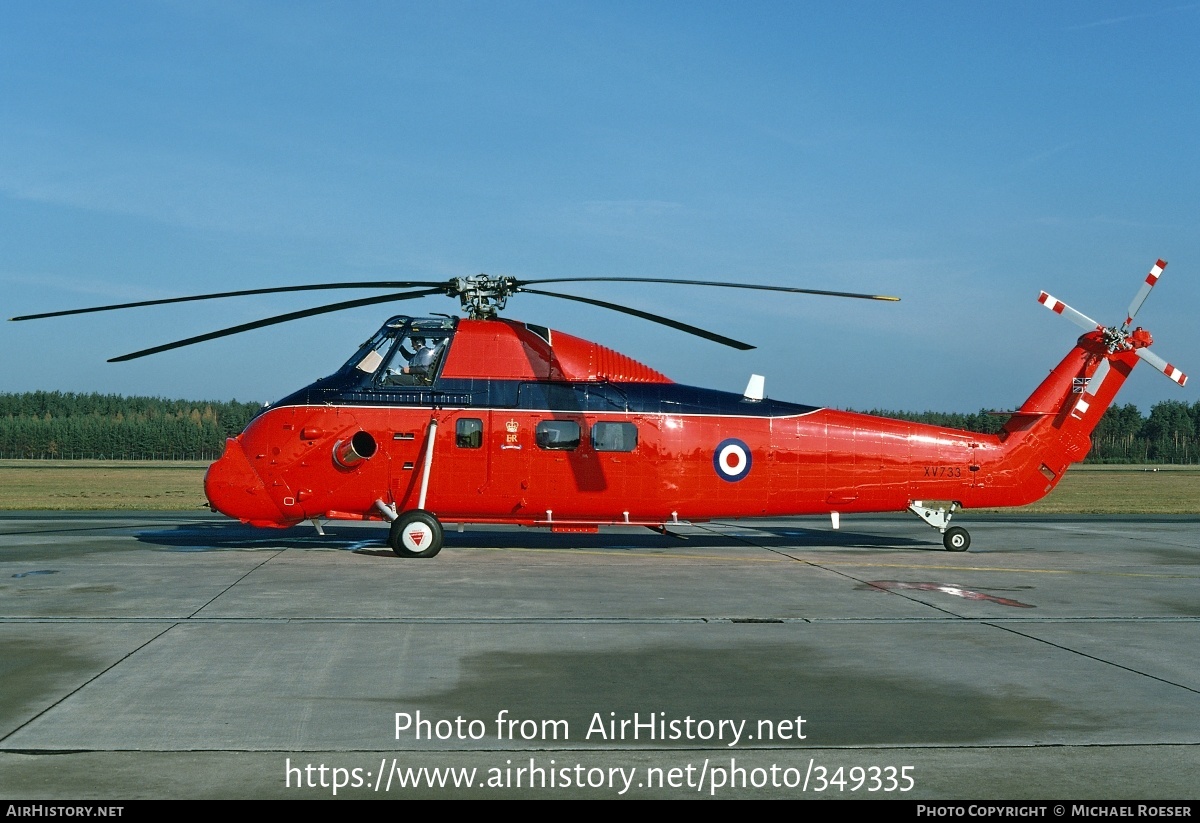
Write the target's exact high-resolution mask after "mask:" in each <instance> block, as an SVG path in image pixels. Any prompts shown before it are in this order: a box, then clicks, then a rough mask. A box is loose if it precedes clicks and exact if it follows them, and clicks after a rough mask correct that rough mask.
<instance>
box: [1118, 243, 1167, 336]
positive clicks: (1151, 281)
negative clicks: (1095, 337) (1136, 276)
mask: <svg viewBox="0 0 1200 823" xmlns="http://www.w3.org/2000/svg"><path fill="white" fill-rule="evenodd" d="M1166 267H1167V261H1166V260H1158V261H1156V262H1155V264H1154V267H1153V268H1151V269H1150V273H1149V274H1147V275H1146V282H1144V283H1142V287H1141V288H1140V289H1138V293H1137V294H1135V295H1134V297H1133V302H1132V303H1130V304H1129V312H1128V313H1127V314H1126V315H1125V325H1124V326H1122V327H1121V328H1122V329H1128V328H1129V326H1130V325H1131V324H1132V323H1133V318H1135V317H1137V313H1138V310H1140V309H1141V308H1142V304H1143V303H1145V302H1146V297H1147V296H1148V295H1149V294H1150V290H1151V289H1153V288H1154V286H1155V284H1156V283H1158V278H1159V277H1161V276H1162V273H1163V269H1165V268H1166Z"/></svg>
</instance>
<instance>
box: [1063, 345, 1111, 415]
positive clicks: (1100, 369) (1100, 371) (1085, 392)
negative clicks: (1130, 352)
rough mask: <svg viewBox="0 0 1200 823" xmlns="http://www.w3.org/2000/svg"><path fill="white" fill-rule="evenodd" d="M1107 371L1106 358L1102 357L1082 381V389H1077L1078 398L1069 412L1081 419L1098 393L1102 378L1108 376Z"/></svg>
mask: <svg viewBox="0 0 1200 823" xmlns="http://www.w3.org/2000/svg"><path fill="white" fill-rule="evenodd" d="M1108 372H1109V366H1108V360H1107V359H1106V358H1102V359H1101V360H1100V363H1099V364H1098V365H1097V366H1096V371H1094V372H1092V376H1091V377H1090V378H1089V379H1088V380H1087V382H1085V383H1084V385H1083V389H1082V390H1080V391H1079V395H1080V397H1079V400H1078V401H1077V402H1076V403H1075V409H1074V410H1073V411H1072V412H1071V414H1072V415H1073V416H1075V417H1076V418H1080V419H1082V418H1083V416H1084V415H1085V414H1086V413H1087V410H1088V407H1089V406H1091V404H1092V401H1093V400H1095V399H1096V396H1097V395H1099V394H1100V387H1101V386H1103V385H1104V378H1106V377H1108Z"/></svg>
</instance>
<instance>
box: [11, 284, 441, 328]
mask: <svg viewBox="0 0 1200 823" xmlns="http://www.w3.org/2000/svg"><path fill="white" fill-rule="evenodd" d="M439 285H441V284H439V283H433V282H429V281H421V280H412V281H408V280H400V281H378V282H374V283H370V282H355V283H316V284H313V285H308V286H276V287H274V288H267V289H242V290H241V291H222V292H214V293H213V294H195V295H191V296H190V297H168V298H165V299H163V300H139V301H137V302H135V303H114V304H112V305H111V306H91V307H89V308H86V309H67V310H65V311H49V312H43V313H41V314H25V315H21V316H20V317H10V318H8V319H9V320H42V319H44V318H46V317H65V316H67V315H69V314H90V313H91V312H97V311H113V310H114V309H134V308H138V307H139V306H163V305H166V304H167V303H189V302H191V301H193V300H215V299H217V298H220V297H247V296H249V295H252V294H282V293H283V292H291V291H317V290H320V289H411V288H414V287H418V286H439Z"/></svg>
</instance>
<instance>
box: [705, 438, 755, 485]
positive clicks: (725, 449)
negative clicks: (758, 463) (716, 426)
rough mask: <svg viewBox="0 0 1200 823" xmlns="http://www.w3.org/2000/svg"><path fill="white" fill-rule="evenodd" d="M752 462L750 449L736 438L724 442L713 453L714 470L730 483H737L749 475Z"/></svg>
mask: <svg viewBox="0 0 1200 823" xmlns="http://www.w3.org/2000/svg"><path fill="white" fill-rule="evenodd" d="M752 462H753V459H752V458H751V456H750V447H749V446H747V445H746V444H745V443H743V442H742V441H741V440H738V439H737V438H736V437H731V438H729V439H728V440H722V441H721V442H720V443H718V444H717V450H716V451H715V452H714V453H713V468H715V469H716V470H717V475H718V476H719V477H720V478H721V479H722V480H728V481H729V482H730V483H736V482H737V481H739V480H741V479H742V478H743V477H745V476H746V475H748V474H749V473H750V464H751V463H752Z"/></svg>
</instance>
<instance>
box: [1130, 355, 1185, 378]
mask: <svg viewBox="0 0 1200 823" xmlns="http://www.w3.org/2000/svg"><path fill="white" fill-rule="evenodd" d="M1134 352H1135V353H1136V354H1137V356H1138V357H1140V358H1142V359H1143V360H1145V361H1146V362H1147V363H1149V364H1150V365H1151V366H1153V367H1154V368H1156V369H1158V370H1159V371H1160V372H1162V373H1163V374H1165V375H1166V376H1167V377H1169V378H1170V379H1172V380H1174V381H1175V382H1176V383H1178V384H1179V385H1181V386H1184V385H1187V375H1186V374H1184V373H1183V372H1181V371H1180V370H1179V369H1177V368H1175V367H1174V366H1172V365H1171V364H1170V363H1168V362H1167V361H1166V360H1163V359H1162V358H1161V357H1159V356H1158V355H1157V354H1155V353H1154V352H1152V351H1150V350H1149V349H1134Z"/></svg>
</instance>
